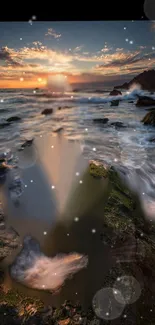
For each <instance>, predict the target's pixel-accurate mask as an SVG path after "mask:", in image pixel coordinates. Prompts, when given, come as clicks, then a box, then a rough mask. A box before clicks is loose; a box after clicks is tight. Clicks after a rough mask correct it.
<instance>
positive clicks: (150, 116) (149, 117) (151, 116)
mask: <svg viewBox="0 0 155 325" xmlns="http://www.w3.org/2000/svg"><path fill="white" fill-rule="evenodd" d="M141 122H142V123H144V124H145V125H153V126H155V111H152V112H149V113H147V114H146V115H145V116H144V118H143V119H142V121H141Z"/></svg>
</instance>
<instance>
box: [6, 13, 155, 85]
mask: <svg viewBox="0 0 155 325" xmlns="http://www.w3.org/2000/svg"><path fill="white" fill-rule="evenodd" d="M154 68H155V22H154V21H117V22H115V21H85V22H84V21H79V22H78V21H74V22H71V21H68V22H67V21H66V22H63V21H62V22H38V21H37V19H36V17H33V19H32V21H29V22H0V88H31V87H32V88H34V87H39V88H40V87H45V86H47V85H48V84H49V81H50V79H51V78H52V77H53V76H57V75H59V77H60V78H61V76H63V77H64V78H66V80H67V82H68V83H69V84H70V83H88V82H103V84H105V86H106V85H114V86H115V85H118V84H120V83H123V82H126V81H130V80H131V79H132V78H133V77H134V76H136V75H137V74H139V73H141V72H143V71H144V70H148V69H154Z"/></svg>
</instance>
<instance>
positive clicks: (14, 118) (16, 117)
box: [7, 116, 21, 122]
mask: <svg viewBox="0 0 155 325" xmlns="http://www.w3.org/2000/svg"><path fill="white" fill-rule="evenodd" d="M20 120H21V117H19V116H10V117H9V118H7V122H16V121H20Z"/></svg>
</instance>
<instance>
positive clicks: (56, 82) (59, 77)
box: [47, 74, 70, 92]
mask: <svg viewBox="0 0 155 325" xmlns="http://www.w3.org/2000/svg"><path fill="white" fill-rule="evenodd" d="M47 87H48V88H49V89H51V90H52V91H54V92H65V91H69V90H70V86H69V82H68V78H67V76H66V75H64V74H56V75H52V76H49V77H48V79H47Z"/></svg>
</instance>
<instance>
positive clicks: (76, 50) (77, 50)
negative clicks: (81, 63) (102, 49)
mask: <svg viewBox="0 0 155 325" xmlns="http://www.w3.org/2000/svg"><path fill="white" fill-rule="evenodd" d="M83 47H84V45H80V46H77V47H75V49H73V52H80V51H81V49H82V48H83Z"/></svg>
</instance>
